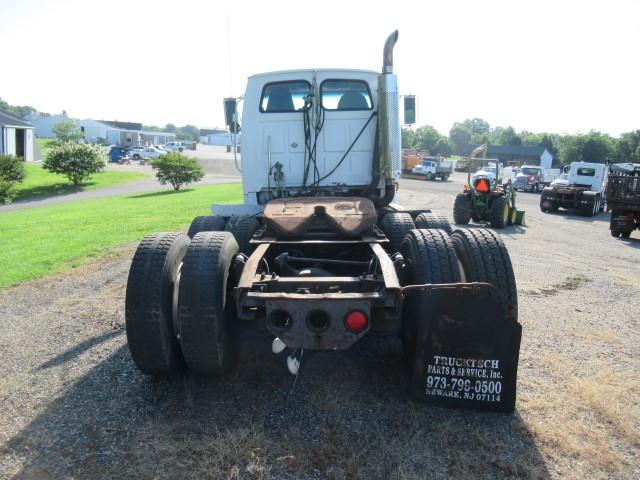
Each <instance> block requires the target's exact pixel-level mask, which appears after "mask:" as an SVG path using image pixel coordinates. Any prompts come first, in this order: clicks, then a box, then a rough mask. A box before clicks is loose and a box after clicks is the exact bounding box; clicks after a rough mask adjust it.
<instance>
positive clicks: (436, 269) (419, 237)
mask: <svg viewBox="0 0 640 480" xmlns="http://www.w3.org/2000/svg"><path fill="white" fill-rule="evenodd" d="M400 253H402V256H403V257H404V260H405V265H404V267H403V271H402V272H401V274H400V278H401V281H402V284H403V285H405V286H406V285H422V284H425V283H455V282H459V281H460V267H459V264H458V259H457V257H456V251H455V248H454V246H453V243H452V242H451V240H450V238H449V235H448V234H447V232H445V231H444V230H434V229H423V230H410V231H409V232H408V233H407V236H406V237H405V239H404V241H403V242H402V246H401V248H400ZM432 310H433V308H432V305H431V302H430V298H429V296H428V295H425V294H424V293H423V292H422V291H420V290H414V291H412V292H411V293H408V294H407V295H406V297H405V301H404V304H403V307H402V326H401V329H400V339H401V340H402V353H403V356H404V359H405V361H406V362H407V365H412V364H413V360H414V356H415V351H416V337H417V335H418V326H419V322H428V321H429V315H430V314H431V312H432Z"/></svg>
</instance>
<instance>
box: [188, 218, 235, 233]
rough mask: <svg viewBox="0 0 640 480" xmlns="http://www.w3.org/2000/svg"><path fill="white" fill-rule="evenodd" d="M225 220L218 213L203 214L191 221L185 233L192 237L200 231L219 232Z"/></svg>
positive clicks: (222, 228)
mask: <svg viewBox="0 0 640 480" xmlns="http://www.w3.org/2000/svg"><path fill="white" fill-rule="evenodd" d="M225 224H226V222H225V220H224V218H222V217H221V216H220V215H204V216H201V217H196V218H194V219H193V221H192V222H191V226H190V227H189V231H188V232H187V235H188V236H189V238H193V237H194V236H195V234H196V233H200V232H219V231H221V230H224V226H225Z"/></svg>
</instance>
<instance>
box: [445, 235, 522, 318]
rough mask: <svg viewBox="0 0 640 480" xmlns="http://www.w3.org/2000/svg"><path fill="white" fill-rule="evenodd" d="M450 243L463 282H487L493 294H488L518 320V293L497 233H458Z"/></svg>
mask: <svg viewBox="0 0 640 480" xmlns="http://www.w3.org/2000/svg"><path fill="white" fill-rule="evenodd" d="M451 242H452V244H453V247H454V249H455V251H456V254H457V256H458V259H459V260H460V263H461V265H462V269H463V271H464V281H466V282H487V283H490V284H492V285H493V286H494V287H496V289H497V290H498V291H497V292H496V291H492V290H491V291H489V292H488V294H489V295H491V296H492V297H495V298H497V300H498V301H499V303H500V304H502V305H504V306H505V308H507V309H509V310H510V313H511V314H512V316H513V318H514V321H516V320H517V319H518V291H517V289H516V278H515V275H514V273H513V265H512V264H511V258H510V257H509V252H508V251H507V247H506V246H505V245H504V242H503V241H502V239H501V238H500V237H499V236H498V234H497V233H495V232H493V231H491V230H489V229H487V228H474V229H466V228H464V229H458V230H455V231H454V232H453V233H452V234H451Z"/></svg>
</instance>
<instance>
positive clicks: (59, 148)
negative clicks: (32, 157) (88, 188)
mask: <svg viewBox="0 0 640 480" xmlns="http://www.w3.org/2000/svg"><path fill="white" fill-rule="evenodd" d="M42 167H43V168H44V169H45V170H49V171H50V172H53V173H57V174H59V175H64V176H66V177H67V178H68V179H69V180H70V181H71V182H73V184H74V185H80V184H81V183H82V182H83V181H84V180H85V179H86V178H87V177H89V176H91V175H93V174H94V173H98V172H101V171H102V170H104V167H105V149H104V147H101V146H98V145H89V144H87V143H77V142H63V143H60V144H58V145H56V146H55V147H53V148H52V149H51V150H49V153H47V156H46V158H45V160H44V162H43V163H42Z"/></svg>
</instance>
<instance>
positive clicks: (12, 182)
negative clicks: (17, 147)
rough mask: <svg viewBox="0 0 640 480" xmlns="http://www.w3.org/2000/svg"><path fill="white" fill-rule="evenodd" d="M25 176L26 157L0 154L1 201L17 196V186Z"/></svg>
mask: <svg viewBox="0 0 640 480" xmlns="http://www.w3.org/2000/svg"><path fill="white" fill-rule="evenodd" d="M24 177H25V169H24V159H23V158H22V157H16V156H15V155H0V202H2V203H9V202H11V200H13V199H14V198H15V195H16V192H15V187H16V185H17V184H18V183H20V182H22V181H23V180H24Z"/></svg>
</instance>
